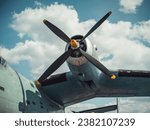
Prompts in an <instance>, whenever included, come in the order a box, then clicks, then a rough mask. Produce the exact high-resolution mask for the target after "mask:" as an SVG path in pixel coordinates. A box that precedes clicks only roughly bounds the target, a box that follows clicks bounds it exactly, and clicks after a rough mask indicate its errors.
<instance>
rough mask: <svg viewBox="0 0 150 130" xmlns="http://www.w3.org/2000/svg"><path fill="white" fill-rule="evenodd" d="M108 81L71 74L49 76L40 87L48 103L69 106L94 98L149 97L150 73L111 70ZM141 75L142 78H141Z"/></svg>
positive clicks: (105, 77)
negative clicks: (85, 79)
mask: <svg viewBox="0 0 150 130" xmlns="http://www.w3.org/2000/svg"><path fill="white" fill-rule="evenodd" d="M112 73H113V74H115V75H117V76H118V77H117V78H116V80H111V79H110V78H109V77H108V76H106V75H105V74H103V73H101V74H100V76H99V77H96V78H98V80H97V79H96V80H95V81H80V80H77V78H76V77H75V76H74V75H72V73H71V72H67V73H63V74H59V75H54V76H51V78H50V79H47V80H45V81H43V82H42V87H41V88H40V89H41V90H42V91H43V92H44V93H45V94H46V95H47V96H48V97H49V98H50V99H51V100H53V101H55V102H57V103H58V104H60V105H61V106H64V107H66V106H69V105H73V104H75V103H78V102H81V101H84V100H88V99H91V98H94V97H130V96H150V78H149V76H146V75H150V71H149V72H148V71H129V70H119V71H112ZM140 75H141V76H140Z"/></svg>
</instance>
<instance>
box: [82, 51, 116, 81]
mask: <svg viewBox="0 0 150 130" xmlns="http://www.w3.org/2000/svg"><path fill="white" fill-rule="evenodd" d="M80 52H81V53H82V54H83V55H84V56H85V57H86V58H87V60H88V61H89V62H91V63H92V64H93V65H95V66H96V67H97V68H98V69H99V70H101V71H102V72H103V73H104V74H106V75H107V76H109V77H110V78H111V79H115V78H116V76H115V75H114V74H112V73H111V72H110V71H109V70H108V69H107V68H106V67H105V66H104V65H103V64H101V63H100V62H99V61H98V60H96V59H95V58H93V57H92V56H90V55H89V54H87V53H86V52H85V51H83V50H82V49H80Z"/></svg>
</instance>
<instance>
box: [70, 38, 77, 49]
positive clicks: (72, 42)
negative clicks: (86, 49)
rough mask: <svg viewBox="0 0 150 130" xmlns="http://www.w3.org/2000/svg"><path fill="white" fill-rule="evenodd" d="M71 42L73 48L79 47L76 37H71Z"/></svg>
mask: <svg viewBox="0 0 150 130" xmlns="http://www.w3.org/2000/svg"><path fill="white" fill-rule="evenodd" d="M70 44H71V47H72V48H77V47H78V43H77V41H76V40H75V39H71V41H70Z"/></svg>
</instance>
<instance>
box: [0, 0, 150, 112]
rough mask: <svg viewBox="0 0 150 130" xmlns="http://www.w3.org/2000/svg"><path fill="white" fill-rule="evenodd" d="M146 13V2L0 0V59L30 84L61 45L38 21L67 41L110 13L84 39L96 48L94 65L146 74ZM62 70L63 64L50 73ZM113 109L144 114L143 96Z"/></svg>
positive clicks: (147, 106)
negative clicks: (52, 27) (53, 27)
mask: <svg viewBox="0 0 150 130" xmlns="http://www.w3.org/2000/svg"><path fill="white" fill-rule="evenodd" d="M149 8H150V2H149V0H132V1H131V0H111V1H110V0H92V1H91V0H82V1H79V0H56V1H54V0H38V1H37V0H36V1H34V0H21V1H20V0H13V1H12V0H0V12H1V13H0V18H1V20H0V25H1V29H0V34H1V35H0V55H1V56H3V57H4V58H5V59H6V60H7V61H8V63H9V64H10V65H11V66H12V67H13V68H14V69H15V70H17V71H19V72H20V73H21V74H23V75H24V76H26V77H27V78H29V79H31V80H35V79H37V78H38V77H39V76H40V75H41V74H42V72H43V71H44V70H45V69H46V68H47V67H48V66H49V65H50V64H51V63H52V62H53V61H54V60H55V59H56V58H57V57H59V56H60V55H61V54H62V53H63V52H64V49H65V45H66V44H65V43H64V42H63V41H62V40H60V39H59V38H58V37H57V36H55V35H54V34H53V33H52V32H50V31H49V29H48V28H47V27H46V26H45V25H44V24H43V23H42V21H43V19H47V20H49V21H50V22H52V23H54V24H55V25H57V26H58V27H59V28H61V29H62V30H64V32H65V33H66V34H67V35H68V36H70V37H71V36H73V35H75V34H82V35H84V34H85V33H86V32H87V31H88V30H89V29H90V28H91V27H92V26H93V25H94V24H95V23H96V22H97V21H98V20H99V19H100V18H101V17H103V16H104V15H105V14H106V13H107V12H108V11H110V10H111V11H112V15H111V16H110V17H109V18H108V20H106V21H105V22H104V23H103V24H102V26H100V27H99V29H97V30H96V31H95V32H94V33H93V34H92V35H91V36H90V37H89V39H90V41H91V42H92V43H94V44H96V45H97V46H98V49H99V60H101V62H102V63H103V64H104V65H106V66H107V67H108V68H110V69H140V70H150V61H149V56H150V33H149V30H150V14H149ZM66 71H69V69H68V67H67V65H66V63H65V64H64V65H62V66H61V67H60V68H59V69H58V70H57V71H56V73H60V72H66ZM114 102H115V99H99V98H96V99H94V100H90V101H88V102H84V106H86V108H87V107H88V106H91V107H96V106H103V105H107V104H113V103H114ZM119 104H120V105H119V108H120V111H121V112H150V98H148V97H147V98H144V97H142V98H120V99H119ZM127 104H128V105H127ZM79 106H81V104H77V105H76V106H72V107H71V109H74V108H76V107H79ZM82 106H83V105H82Z"/></svg>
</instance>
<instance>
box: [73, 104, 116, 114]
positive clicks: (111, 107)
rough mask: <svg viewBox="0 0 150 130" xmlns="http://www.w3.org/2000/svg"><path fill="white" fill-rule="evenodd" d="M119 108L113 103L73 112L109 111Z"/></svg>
mask: <svg viewBox="0 0 150 130" xmlns="http://www.w3.org/2000/svg"><path fill="white" fill-rule="evenodd" d="M116 109H117V105H111V106H105V107H99V108H94V109H88V110H83V111H78V112H76V111H72V112H73V113H93V112H94V113H104V112H109V111H114V110H116Z"/></svg>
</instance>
